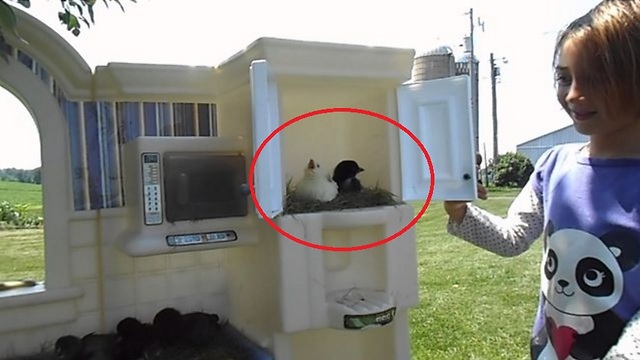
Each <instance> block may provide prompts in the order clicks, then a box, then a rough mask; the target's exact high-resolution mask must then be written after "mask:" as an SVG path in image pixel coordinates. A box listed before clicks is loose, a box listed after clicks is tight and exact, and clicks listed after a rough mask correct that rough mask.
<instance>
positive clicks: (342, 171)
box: [333, 160, 364, 193]
mask: <svg viewBox="0 0 640 360" xmlns="http://www.w3.org/2000/svg"><path fill="white" fill-rule="evenodd" d="M363 171H364V169H363V168H361V167H360V165H358V163H357V162H355V161H354V160H342V161H340V163H338V165H336V167H335V169H334V170H333V181H335V182H336V184H338V192H340V193H346V192H358V191H360V190H362V184H360V180H358V179H357V178H356V175H358V174H359V173H361V172H363Z"/></svg>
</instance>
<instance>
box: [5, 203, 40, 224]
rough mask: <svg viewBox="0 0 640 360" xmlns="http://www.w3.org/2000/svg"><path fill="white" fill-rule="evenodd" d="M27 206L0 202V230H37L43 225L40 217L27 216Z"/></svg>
mask: <svg viewBox="0 0 640 360" xmlns="http://www.w3.org/2000/svg"><path fill="white" fill-rule="evenodd" d="M28 210H29V206H28V205H23V204H11V203H9V202H8V201H3V202H0V229H2V228H4V227H11V228H17V229H29V228H39V227H41V226H42V224H43V219H42V218H41V217H35V216H31V215H29V214H28Z"/></svg>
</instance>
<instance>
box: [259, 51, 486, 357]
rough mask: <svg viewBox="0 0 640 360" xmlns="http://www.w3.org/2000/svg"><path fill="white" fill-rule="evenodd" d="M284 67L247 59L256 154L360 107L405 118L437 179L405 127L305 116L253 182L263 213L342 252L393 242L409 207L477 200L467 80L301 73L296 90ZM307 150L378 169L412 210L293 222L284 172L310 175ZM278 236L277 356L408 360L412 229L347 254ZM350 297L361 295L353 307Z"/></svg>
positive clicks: (413, 286) (413, 300)
mask: <svg viewBox="0 0 640 360" xmlns="http://www.w3.org/2000/svg"><path fill="white" fill-rule="evenodd" d="M287 71H288V70H287V68H284V67H280V68H279V70H278V71H276V70H275V69H273V68H272V67H271V65H270V64H269V62H268V61H267V60H263V59H257V60H254V61H253V62H252V63H251V66H250V83H251V84H250V88H251V101H252V121H253V129H254V133H253V150H254V154H255V152H256V151H257V150H258V148H259V147H260V145H261V144H262V143H263V141H264V140H265V139H266V138H267V137H269V136H270V134H271V133H272V132H273V131H274V130H276V129H277V128H278V127H279V126H280V125H281V124H282V123H284V122H285V121H287V120H288V119H289V118H291V117H293V116H298V115H301V114H302V113H303V112H305V111H311V110H315V109H320V108H326V107H359V108H365V109H367V110H371V111H375V112H378V113H382V114H383V115H387V116H389V117H391V118H394V117H397V118H396V119H395V120H397V121H398V122H399V123H400V124H402V125H403V126H404V127H405V128H407V129H408V130H409V131H411V132H412V133H413V134H414V135H415V136H416V137H417V138H418V139H419V140H420V141H421V142H422V144H423V145H424V147H425V149H426V150H427V152H428V153H429V157H430V160H431V163H432V164H433V170H434V171H433V173H434V174H435V177H434V178H433V179H432V175H431V171H430V169H429V164H428V161H427V159H426V158H425V156H424V154H423V153H422V151H421V150H420V148H419V146H418V145H417V144H416V143H415V142H414V141H413V140H412V139H411V137H410V136H408V135H407V134H406V133H405V132H403V131H401V130H400V129H399V128H398V127H395V126H393V125H391V124H385V123H384V122H383V121H381V120H371V119H366V120H364V119H361V118H357V117H355V116H352V117H341V118H331V117H326V118H322V119H320V120H313V121H308V120H304V121H307V122H308V124H307V125H300V127H298V129H297V130H295V129H294V130H291V132H289V130H288V128H287V129H284V130H282V131H281V132H280V133H279V134H278V135H277V136H275V137H273V138H272V139H271V140H270V141H269V142H268V144H267V145H266V146H265V147H264V148H263V149H262V151H261V153H260V155H259V158H258V159H257V162H256V168H255V173H254V179H253V180H254V189H255V194H256V198H257V199H258V202H259V206H260V208H261V209H262V213H260V211H259V210H258V208H257V206H256V212H257V213H258V216H259V217H261V218H264V217H265V216H266V217H267V218H268V219H265V220H269V221H272V222H273V223H274V224H276V225H277V226H278V227H279V228H280V229H281V230H284V231H285V232H286V233H287V234H289V235H291V236H295V237H297V238H298V239H304V240H305V241H307V242H309V243H315V244H322V245H329V246H334V247H345V246H354V245H362V244H366V243H372V242H374V241H376V240H380V239H382V238H385V237H389V236H392V235H393V234H397V233H398V232H399V230H400V229H402V228H403V226H405V225H406V224H408V223H409V222H410V221H411V220H412V218H413V217H414V216H415V214H414V208H413V206H412V205H411V204H409V202H414V201H417V202H424V201H425V200H426V199H427V198H428V197H429V196H431V200H447V199H450V200H470V201H471V200H474V199H475V198H476V196H477V190H476V186H477V185H476V184H477V182H476V173H475V151H474V149H473V133H472V121H471V107H470V106H471V105H470V86H469V80H468V77H466V76H458V77H452V78H445V79H438V80H431V81H423V82H417V83H403V81H402V80H398V81H396V82H395V83H394V82H392V81H388V80H386V79H385V80H384V81H378V82H375V81H371V80H370V79H363V80H353V79H347V80H344V81H343V80H336V78H330V79H327V78H328V77H327V78H324V77H322V76H307V77H304V76H302V77H301V76H300V75H299V74H296V77H295V79H296V80H295V86H289V85H285V84H291V76H289V75H290V74H288V73H287ZM294 125H296V126H297V123H296V124H294ZM291 127H292V128H293V126H291ZM323 127H330V128H329V129H324V128H323ZM287 132H289V133H287ZM345 138H347V140H345ZM354 139H355V140H354ZM323 141H324V143H326V145H323ZM313 146H315V148H314V149H313V150H307V149H306V147H313ZM336 149H339V150H336ZM332 152H333V155H330V154H332ZM299 153H303V154H302V155H300V154H299ZM306 153H308V154H315V155H317V156H325V157H324V158H323V161H325V163H327V162H328V163H329V164H331V163H332V161H337V160H339V159H340V157H342V156H344V157H356V158H358V159H359V160H362V161H363V162H366V163H367V165H366V166H365V169H369V168H372V169H373V170H370V172H372V173H375V174H377V176H379V178H380V179H381V180H380V181H381V183H384V184H385V186H387V187H389V188H390V189H391V190H392V192H394V193H395V194H396V195H397V196H398V197H399V198H400V199H401V200H402V201H404V202H405V204H402V205H399V206H382V207H378V208H375V207H374V208H365V209H347V210H342V211H328V212H319V213H309V214H294V215H288V214H285V213H284V201H285V195H286V194H285V191H286V182H287V178H286V175H285V174H286V173H287V171H289V172H295V171H296V170H298V169H299V170H302V169H301V165H303V162H304V160H305V159H306V158H305V157H304V156H306V155H305V154H306ZM327 154H329V155H327ZM336 154H337V155H336ZM331 156H333V157H331ZM327 159H329V160H327ZM292 163H294V164H292ZM398 163H399V164H398ZM376 166H377V168H376ZM328 170H330V166H329V169H328ZM365 171H367V170H365ZM371 179H373V178H371V177H370V178H369V180H371ZM373 180H375V179H373ZM432 180H433V183H434V188H433V189H431V188H430V186H431V181H432ZM370 182H372V181H370ZM430 193H431V194H430ZM263 215H264V216H263ZM274 236H275V237H276V243H277V247H278V256H279V259H278V262H279V284H278V289H279V304H280V305H279V308H280V309H279V315H280V319H279V324H280V326H279V334H278V335H276V337H275V339H276V340H275V344H274V348H275V349H276V350H275V352H276V357H277V358H278V359H285V360H287V359H300V358H305V359H307V360H315V359H327V358H330V359H334V360H341V359H345V360H346V359H353V358H367V359H380V360H382V359H384V360H388V359H397V360H403V359H406V360H408V359H411V354H410V348H411V346H410V340H409V317H408V310H409V309H410V308H411V307H414V306H416V305H417V304H418V302H419V296H418V288H419V286H418V274H417V268H418V264H417V259H416V257H417V249H416V239H415V237H416V232H415V229H414V228H410V229H409V230H408V231H406V232H404V233H403V234H401V235H400V236H399V237H397V238H396V239H395V240H394V241H391V242H388V243H385V244H383V245H381V246H376V247H374V248H370V249H367V250H361V251H350V252H340V251H320V250H317V249H313V248H310V247H307V246H303V245H300V244H298V243H296V242H293V241H291V240H290V239H289V238H287V237H286V236H283V235H282V234H275V231H274ZM353 294H357V295H358V299H356V300H354V302H353V303H350V304H349V305H345V299H347V298H348V297H349V296H351V295H353ZM349 301H351V300H349Z"/></svg>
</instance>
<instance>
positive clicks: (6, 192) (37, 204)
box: [0, 180, 42, 216]
mask: <svg viewBox="0 0 640 360" xmlns="http://www.w3.org/2000/svg"><path fill="white" fill-rule="evenodd" d="M3 201H8V202H9V203H11V204H16V205H22V204H27V205H29V209H28V211H27V212H28V214H29V215H32V216H42V186H41V185H38V184H27V183H21V182H14V181H2V180H0V202H3Z"/></svg>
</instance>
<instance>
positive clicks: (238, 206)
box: [162, 152, 248, 223]
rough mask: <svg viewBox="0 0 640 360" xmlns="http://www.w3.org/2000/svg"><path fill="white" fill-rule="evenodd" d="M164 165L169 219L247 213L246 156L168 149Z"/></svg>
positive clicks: (165, 193) (205, 217)
mask: <svg viewBox="0 0 640 360" xmlns="http://www.w3.org/2000/svg"><path fill="white" fill-rule="evenodd" d="M162 167H163V178H164V194H163V195H164V198H165V199H164V200H165V217H166V220H167V221H168V222H170V223H173V222H177V221H194V220H204V219H216V218H227V217H243V216H246V215H247V211H248V209H247V198H246V194H244V193H243V186H244V185H245V184H246V162H245V158H244V156H242V155H222V154H213V153H188V152H166V153H164V154H163V159H162Z"/></svg>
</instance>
